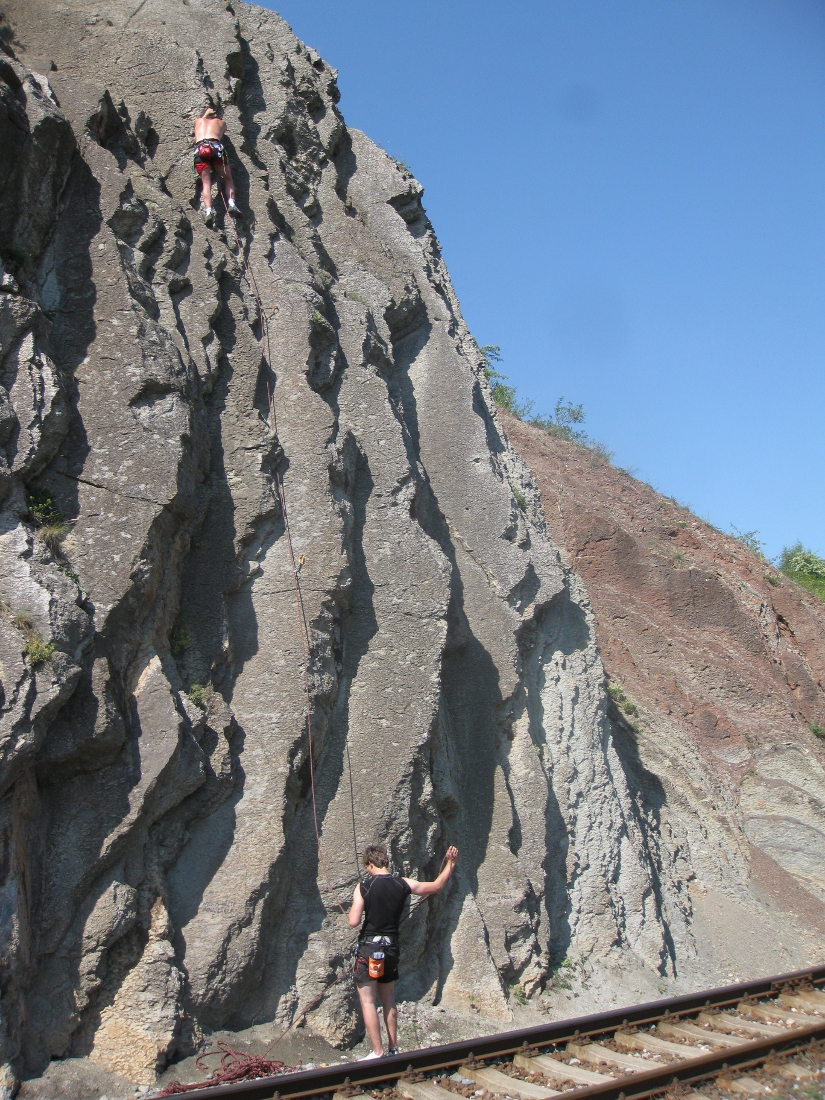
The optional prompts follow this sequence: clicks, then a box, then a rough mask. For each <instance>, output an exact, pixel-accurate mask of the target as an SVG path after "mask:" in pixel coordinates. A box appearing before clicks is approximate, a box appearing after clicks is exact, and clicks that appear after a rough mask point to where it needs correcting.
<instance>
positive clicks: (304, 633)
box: [218, 187, 347, 916]
mask: <svg viewBox="0 0 825 1100" xmlns="http://www.w3.org/2000/svg"><path fill="white" fill-rule="evenodd" d="M218 190H219V192H220V196H221V199H222V200H223V205H224V210H225V211H226V219H227V221H228V222H230V224H231V225H232V232H233V233H234V235H235V242H236V244H237V246H238V255H239V257H240V260H241V263H242V264H243V266H244V270H245V271H246V274H247V277H248V279H249V285H250V287H251V288H252V293H253V294H254V295H255V301H256V302H257V304H258V317H259V319H260V325H261V332H262V334H263V336H264V338H265V340H266V354H267V366H268V367H270V369H271V367H272V349H271V346H270V342H269V324H268V323H267V319H266V314H265V313H264V307H263V303H262V302H261V295H260V292H259V290H258V283H257V282H256V280H255V275H254V273H253V271H252V267H251V266H250V264H249V262H248V261H247V259H246V255H245V253H244V250H243V246H242V245H241V239H240V237H239V236H238V230H237V228H236V226H235V222H234V220H233V218H232V216H231V214H230V213H229V206H228V204H227V201H226V196H225V195H224V193H223V188H222V187H219V188H218ZM267 389H268V387H267ZM269 426H270V429H271V430H272V432H273V433H274V432H275V431H276V420H275V402H274V400H273V397H272V394H271V392H270V393H269ZM275 482H276V484H277V486H278V500H279V502H280V505H281V515H282V516H283V520H284V532H285V534H286V541H287V546H288V547H289V561H290V565H291V567H292V580H293V583H294V585H295V601H296V607H297V610H298V620H299V621H298V627H299V633H300V635H301V646H302V649H303V657H304V695H305V697H306V724H307V740H308V742H309V778H310V787H311V788H312V820H313V823H314V825H315V843H316V845H317V848H318V862H319V863H320V865H321V869H322V871H323V874H324V878H325V879H326V883H327V888H328V889H329V892H330V893H331V894H332V896H333V897H334V898H335V904H336V905H337V906H338V908H339V909H340V910H341V912H342V913H343V914H344V916H346V915H347V911H346V909H345V908H344V906H343V904H342V903H341V899H340V898H339V897H338V893H337V891H336V889H335V887H334V886H333V885H332V882H331V880H330V876H329V871H328V869H327V865H326V861H325V860H324V854H323V852H322V851H321V830H320V829H319V827H318V804H317V800H316V797H315V759H314V756H315V754H314V752H313V744H312V701H311V696H310V690H309V625H308V624H307V618H306V611H305V609H304V600H303V595H302V593H301V583H300V581H299V579H298V568H297V566H296V563H295V550H294V547H293V545H292V533H291V531H290V529H289V516H288V514H287V510H286V497H285V495H284V483H283V481H282V479H281V473H280V470H278V469H277V468H276V470H275Z"/></svg>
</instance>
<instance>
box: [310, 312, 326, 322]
mask: <svg viewBox="0 0 825 1100" xmlns="http://www.w3.org/2000/svg"><path fill="white" fill-rule="evenodd" d="M312 323H313V325H321V326H323V325H325V324H326V321H325V320H324V318H323V317H322V316H321V314H320V313H319V312H318V310H317V309H316V310H315V312H314V313H313V314H312Z"/></svg>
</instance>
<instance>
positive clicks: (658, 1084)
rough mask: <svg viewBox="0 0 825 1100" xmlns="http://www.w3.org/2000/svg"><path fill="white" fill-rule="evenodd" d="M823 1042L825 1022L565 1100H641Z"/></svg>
mask: <svg viewBox="0 0 825 1100" xmlns="http://www.w3.org/2000/svg"><path fill="white" fill-rule="evenodd" d="M822 1039H825V1020H823V1021H822V1023H821V1024H815V1025H814V1026H812V1027H804V1028H802V1027H800V1028H796V1029H795V1030H794V1031H789V1032H788V1034H787V1036H773V1037H771V1038H769V1039H760V1040H758V1041H756V1042H753V1041H751V1042H749V1043H746V1042H743V1043H742V1046H741V1047H732V1048H729V1049H727V1050H723V1051H714V1052H713V1053H711V1054H706V1055H704V1056H703V1057H701V1058H689V1059H685V1061H683V1062H669V1063H668V1064H667V1065H665V1066H658V1067H657V1068H656V1069H654V1070H649V1071H648V1072H647V1073H630V1074H628V1075H627V1076H625V1077H618V1078H615V1079H614V1080H613V1081H608V1082H605V1084H603V1085H591V1086H590V1087H589V1088H583V1089H568V1090H567V1091H566V1092H565V1093H564V1100H585V1097H586V1098H587V1100H619V1097H621V1096H624V1097H625V1100H640V1098H641V1097H643V1096H651V1095H652V1094H653V1093H656V1092H661V1091H662V1090H664V1089H666V1088H668V1086H670V1085H672V1084H675V1083H676V1082H677V1081H680V1082H682V1083H683V1084H687V1083H688V1082H692V1081H693V1082H695V1081H702V1080H704V1079H706V1078H708V1077H716V1076H718V1074H719V1073H721V1072H724V1070H726V1069H745V1068H747V1067H748V1066H758V1065H760V1064H761V1063H762V1062H764V1061H766V1060H767V1059H768V1058H769V1057H771V1055H774V1054H776V1055H779V1054H788V1053H791V1052H794V1051H799V1050H804V1048H805V1047H809V1046H811V1045H812V1044H813V1043H816V1042H818V1041H820V1040H822Z"/></svg>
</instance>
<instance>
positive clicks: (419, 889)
mask: <svg viewBox="0 0 825 1100" xmlns="http://www.w3.org/2000/svg"><path fill="white" fill-rule="evenodd" d="M457 859H458V849H457V848H448V849H447V854H446V855H445V857H444V860H445V862H446V864H447V866H446V867H444V869H443V870H442V871H441V873H440V874H439V876H438V878H437V879H436V880H435V882H417V881H416V880H415V879H414V878H398V877H396V876H395V875H391V874H390V872H389V870H388V869H387V863H388V860H387V850H386V848H382V847H381V846H380V845H379V844H371V845H370V847H369V848H367V850H366V851H365V852H364V866H365V867H366V869H367V872H368V874H369V878H368V879H365V880H364V882H360V883H359V884H358V885H357V886H356V887H355V892H354V893H353V895H352V908H351V909H350V911H349V914H348V916H347V920H348V921H349V925H350V928H356V927H357V926H358V922H359V921H360V920H361V917H362V916H363V918H364V923H363V924H362V925H361V934H360V936H359V937H358V958H357V961H356V963H355V984H356V986H357V987H358V996H359V998H360V1001H361V1011H362V1013H363V1014H364V1025H365V1026H366V1029H367V1035H368V1036H369V1040H370V1042H371V1043H372V1054H368V1055H367V1056H366V1059H364V1060H368V1059H370V1058H382V1057H383V1055H384V1047H383V1045H382V1043H381V1025H380V1024H379V1022H378V1005H377V1003H376V995H377V996H378V997H379V998H380V1000H381V1004H382V1006H383V1009H384V1026H385V1027H386V1029H387V1039H388V1046H387V1053H388V1054H398V1012H397V1011H396V1007H395V983H396V981H397V980H398V957H399V955H398V924H399V921H400V920H401V913H402V911H403V909H404V903H405V902H406V900H407V897H408V895H409V894H418V895H419V896H420V897H424V898H426V897H429V896H431V895H432V894H437V893H439V891H441V890H443V888H444V886H445V885H446V883H447V880H448V879H449V877H450V875H451V874H452V873H453V870H454V869H455V864H456V860H457ZM379 971H380V973H379Z"/></svg>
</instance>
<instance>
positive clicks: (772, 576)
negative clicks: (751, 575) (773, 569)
mask: <svg viewBox="0 0 825 1100" xmlns="http://www.w3.org/2000/svg"><path fill="white" fill-rule="evenodd" d="M762 576H763V577H764V578H765V580H766V581H767V582H768V584H772V585H773V586H774V588H777V587H778V586H779V585H780V584H781V583H782V581H780V579H779V577H777V575H776V573H769V572H768V571H767V569H766V570H765V572H764V573H763V574H762Z"/></svg>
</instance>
